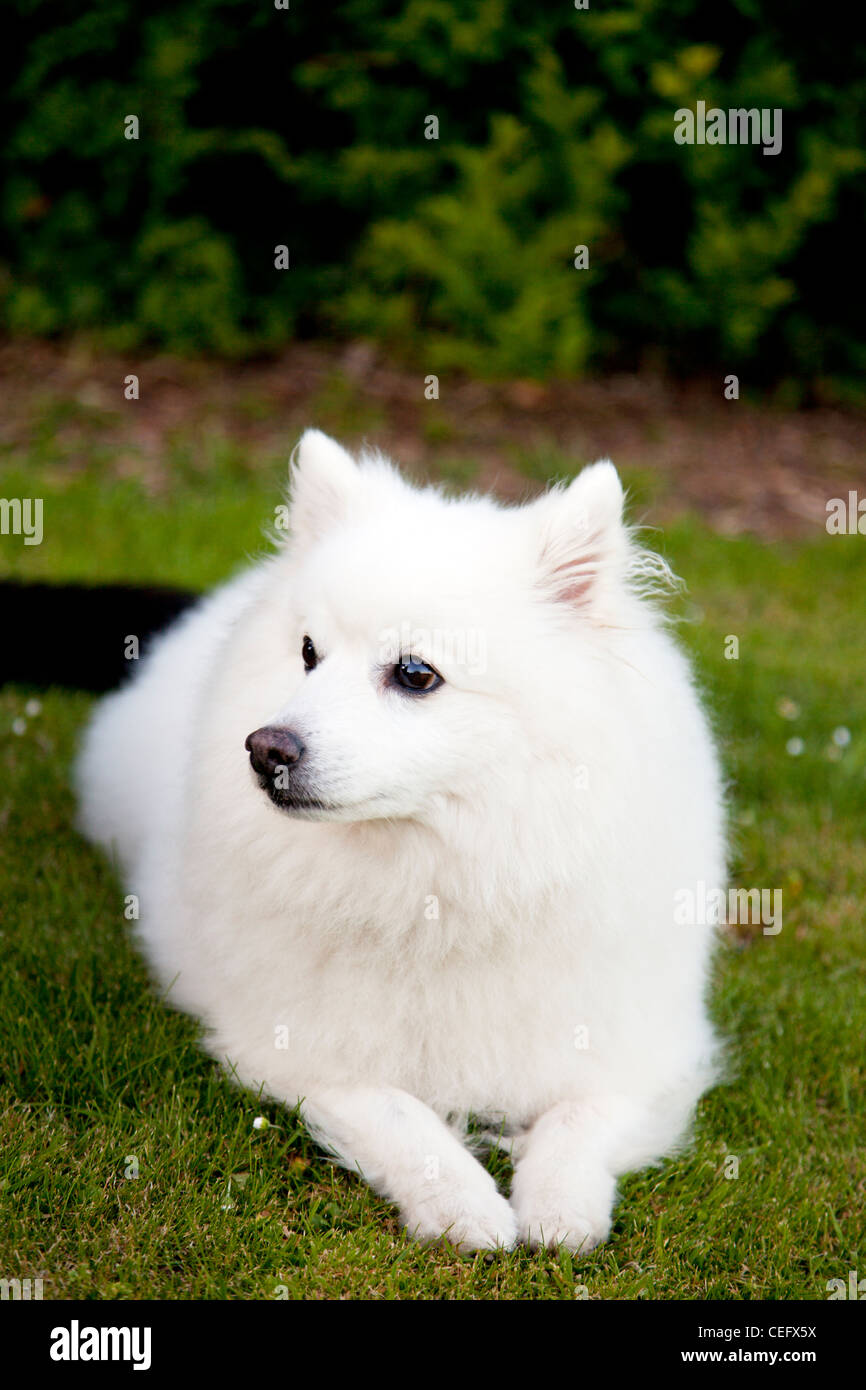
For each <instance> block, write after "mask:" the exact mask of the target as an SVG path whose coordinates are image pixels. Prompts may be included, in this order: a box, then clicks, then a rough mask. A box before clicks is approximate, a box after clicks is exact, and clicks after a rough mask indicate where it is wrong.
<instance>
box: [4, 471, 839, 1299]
mask: <svg viewBox="0 0 866 1390" xmlns="http://www.w3.org/2000/svg"><path fill="white" fill-rule="evenodd" d="M37 452H38V451H37ZM548 466H549V467H553V468H554V471H555V460H554V461H552V462H549V464H548V463H545V469H547V468H548ZM280 481H281V480H280V479H279V478H278V477H277V475H276V472H274V474H273V475H272V476H271V477H262V476H261V475H259V474H253V473H251V472H247V471H245V470H244V469H243V467H241V466H239V465H238V461H237V460H236V459H235V458H233V457H231V456H230V451H229V452H227V454H226V456H225V457H216V458H214V460H213V461H212V467H211V468H210V469H209V471H208V472H207V474H203V473H202V472H201V471H198V472H197V471H196V470H195V469H194V468H182V467H179V468H178V470H177V483H176V485H175V486H174V487H172V488H171V489H170V490H169V492H168V493H164V494H162V495H160V496H159V497H157V498H153V497H149V496H148V495H147V494H146V492H145V491H143V490H142V488H141V487H140V486H138V485H137V484H135V483H133V482H111V483H110V484H109V483H108V482H106V479H105V476H104V470H102V469H101V467H100V466H99V461H97V462H96V463H95V464H94V465H93V466H92V467H91V468H85V469H82V470H79V471H77V472H70V471H69V470H65V471H64V470H62V469H58V468H57V467H56V466H55V465H53V464H52V461H51V459H50V457H43V456H42V455H41V454H38V456H37V457H35V458H34V457H31V458H29V459H23V460H22V459H20V458H19V459H18V461H17V462H16V463H14V464H13V463H10V465H9V466H8V468H7V469H6V471H5V473H0V495H2V496H15V495H29V496H33V495H41V496H43V497H44V499H45V541H44V543H43V545H42V546H41V547H32V548H31V547H28V548H24V547H23V546H22V545H21V542H20V540H18V539H17V538H14V537H3V538H2V542H0V544H2V552H0V554H2V562H3V567H4V569H5V571H6V572H7V573H16V574H21V575H30V576H32V577H34V578H35V577H45V576H48V577H53V578H62V577H68V578H103V579H106V578H138V579H158V580H162V581H165V582H174V583H186V584H195V585H202V586H204V585H207V584H210V583H212V582H213V581H215V580H217V579H219V578H222V577H223V576H224V575H225V574H226V573H227V572H230V571H231V570H232V569H233V568H234V567H235V566H236V565H237V564H238V563H240V562H242V560H243V558H244V556H245V555H246V554H254V553H256V552H257V551H258V550H259V549H260V548H261V546H262V540H261V527H262V525H263V524H264V523H267V522H268V521H270V520H271V519H272V516H273V512H272V508H273V505H274V504H275V502H277V501H278V500H279V497H278V496H277V495H276V493H277V491H278V488H279V486H280ZM660 539H663V544H664V548H665V550H666V553H667V554H668V556H669V557H670V559H671V560H672V562H673V563H674V565H675V567H676V568H677V569H678V570H679V572H680V573H682V574H683V575H684V576H685V577H686V579H687V581H688V586H689V592H688V595H687V597H686V598H685V600H683V602H682V610H683V613H684V615H685V617H686V621H684V623H683V625H682V628H681V632H682V637H683V640H684V641H685V642H686V643H687V645H688V646H689V647H690V649H691V650H692V652H693V654H694V656H695V658H696V661H697V665H698V669H699V671H700V675H701V679H702V682H703V684H704V687H705V688H706V690H707V693H708V697H709V699H710V702H711V705H712V707H713V708H714V710H715V711H716V722H717V725H718V728H719V733H720V736H721V738H722V740H723V746H724V750H725V759H726V767H727V770H728V774H729V777H730V788H731V802H732V818H733V829H734V870H735V874H736V877H737V881H738V882H740V883H742V884H743V885H745V886H752V885H758V886H765V887H781V888H782V889H783V891H784V928H783V931H782V932H781V934H780V935H779V936H776V937H764V936H762V935H749V936H747V937H745V938H744V939H742V940H732V941H730V942H729V943H728V945H727V946H725V947H724V948H723V949H722V951H721V952H720V954H719V959H718V965H717V971H716V975H717V980H716V987H715V991H714V1012H715V1014H716V1016H717V1018H718V1021H719V1024H720V1026H721V1027H722V1029H723V1030H724V1031H725V1033H726V1034H727V1035H728V1036H729V1037H730V1039H731V1057H732V1063H733V1070H732V1076H731V1080H730V1081H729V1083H728V1084H727V1085H725V1086H722V1087H719V1088H718V1089H716V1090H715V1091H714V1092H713V1093H712V1094H710V1095H709V1096H708V1097H706V1098H705V1099H704V1101H703V1102H702V1104H701V1107H700V1112H699V1116H698V1121H697V1126H696V1137H695V1142H694V1145H693V1147H692V1148H691V1149H690V1150H689V1151H688V1152H687V1153H685V1154H684V1155H683V1156H681V1157H679V1158H677V1159H676V1160H673V1161H670V1162H668V1163H666V1164H665V1165H663V1166H662V1167H660V1168H658V1169H654V1170H650V1171H647V1172H644V1173H642V1174H638V1175H636V1176H632V1177H629V1178H628V1179H627V1180H626V1181H625V1182H624V1183H623V1185H622V1193H623V1195H622V1201H621V1203H620V1205H619V1208H618V1211H617V1215H616V1223H615V1227H614V1231H613V1235H612V1238H611V1239H610V1241H609V1242H608V1243H607V1244H606V1245H605V1246H603V1247H601V1248H600V1249H599V1250H597V1251H595V1252H594V1253H593V1254H592V1255H590V1256H589V1257H588V1258H586V1259H584V1260H582V1261H580V1262H574V1263H573V1262H572V1260H571V1258H570V1257H569V1256H568V1255H567V1254H565V1253H562V1254H559V1255H557V1254H552V1253H542V1254H535V1255H533V1254H529V1253H528V1252H526V1251H518V1252H515V1253H511V1254H498V1255H496V1256H486V1257H485V1256H482V1255H479V1256H476V1257H474V1258H460V1257H457V1256H456V1255H454V1254H453V1253H451V1252H450V1251H446V1250H443V1249H439V1248H437V1249H422V1248H419V1247H418V1246H416V1245H414V1244H412V1243H411V1242H409V1241H407V1240H406V1239H405V1238H404V1237H403V1236H402V1234H401V1232H400V1230H399V1226H398V1223H397V1221H396V1219H395V1215H394V1212H393V1210H392V1209H391V1208H390V1207H389V1206H388V1205H387V1204H385V1203H383V1202H381V1201H380V1200H379V1199H377V1198H376V1197H375V1196H374V1195H373V1194H372V1193H371V1192H370V1191H369V1190H368V1189H367V1188H366V1187H365V1186H364V1185H363V1184H362V1183H361V1182H360V1181H359V1180H357V1179H356V1178H354V1177H352V1176H351V1175H348V1174H346V1173H344V1172H341V1171H339V1170H335V1169H333V1168H332V1167H331V1165H330V1164H329V1163H328V1162H327V1161H326V1160H325V1159H324V1158H323V1157H322V1155H321V1154H320V1153H319V1152H318V1151H317V1150H316V1148H315V1146H314V1145H313V1144H312V1143H311V1142H310V1141H309V1140H308V1139H307V1138H306V1137H305V1135H304V1133H303V1131H302V1130H301V1128H300V1127H299V1126H298V1124H297V1123H296V1121H295V1119H294V1118H293V1117H292V1116H291V1115H289V1114H287V1113H285V1112H282V1111H280V1110H278V1109H277V1108H276V1107H274V1106H272V1105H270V1104H263V1103H262V1102H261V1101H260V1100H258V1099H257V1098H256V1097H255V1096H254V1095H251V1094H249V1093H246V1092H243V1091H239V1090H237V1089H236V1088H234V1087H233V1086H232V1085H230V1084H229V1082H228V1081H227V1080H226V1079H225V1078H224V1077H223V1076H221V1075H220V1073H219V1072H218V1070H217V1068H216V1067H215V1066H214V1065H213V1064H212V1063H211V1062H210V1061H209V1060H207V1059H206V1058H205V1057H204V1056H203V1055H202V1054H201V1053H200V1052H199V1050H198V1049H197V1047H196V1026H195V1024H194V1023H193V1022H191V1021H190V1020H188V1019H185V1018H182V1017H180V1016H178V1015H175V1014H172V1013H170V1012H169V1011H168V1010H167V1009H166V1008H164V1007H163V1005H162V1004H161V1003H160V1001H159V999H158V998H157V997H156V996H155V995H154V993H152V991H151V989H150V987H149V985H148V981H147V977H146V973H145V970H144V968H143V966H142V965H141V963H140V961H139V959H138V957H137V956H136V954H135V953H134V951H133V950H132V948H131V946H130V944H129V941H128V937H127V933H126V930H125V923H124V918H123V897H122V892H121V888H120V885H119V883H118V882H117V880H116V879H115V877H114V875H113V874H112V872H111V870H110V868H109V866H108V865H106V864H105V863H104V862H103V861H102V860H101V858H100V857H99V856H98V855H97V854H96V853H95V852H94V851H93V850H91V849H90V848H89V847H88V846H87V845H86V844H84V843H83V842H82V841H81V840H80V839H79V838H78V836H77V835H76V833H75V831H74V829H73V803H72V798H71V794H70V791H69V787H68V769H69V764H70V760H71V758H72V755H73V751H74V748H75V744H76V739H77V737H78V734H79V731H80V729H81V726H82V723H83V721H84V720H85V718H86V716H87V712H88V707H89V701H88V699H87V698H86V697H84V696H82V695H74V694H64V693H61V692H59V691H52V692H48V693H47V694H44V695H40V699H41V702H42V707H41V711H40V712H39V713H37V714H34V715H32V716H29V717H28V716H26V715H25V714H24V707H25V702H26V701H27V700H28V698H30V697H31V696H32V695H33V693H34V692H31V691H28V690H25V689H19V688H7V689H5V690H4V691H3V692H2V693H0V768H2V779H0V786H2V791H0V827H2V834H3V844H4V851H5V852H4V856H3V863H2V869H0V897H2V903H3V920H2V944H3V947H4V948H5V950H4V957H5V960H4V968H3V971H2V974H0V1030H2V1039H3V1045H2V1061H0V1066H2V1071H3V1073H4V1084H3V1090H2V1132H0V1153H2V1167H0V1174H2V1176H0V1210H2V1218H0V1277H20V1278H25V1277H28V1276H29V1277H31V1278H35V1277H42V1278H43V1280H44V1284H45V1296H46V1297H50V1298H57V1297H83V1298H111V1297H117V1298H171V1299H178V1298H183V1299H185V1298H233V1299H248V1298H251V1299H257V1298H272V1297H274V1296H275V1292H274V1291H275V1290H276V1289H278V1288H280V1287H282V1288H284V1289H286V1290H287V1293H288V1297H289V1298H310V1297H318V1298H347V1297H348V1298H364V1297H374V1298H519V1299H526V1298H553V1299H573V1298H574V1297H575V1296H576V1295H577V1296H580V1294H581V1291H582V1289H585V1290H586V1292H587V1293H588V1296H589V1297H590V1298H625V1299H632V1298H639V1297H648V1298H669V1299H705V1298H734V1299H759V1298H773V1299H792V1298H807V1299H822V1298H825V1297H826V1291H825V1285H826V1282H827V1280H828V1279H831V1278H837V1277H842V1278H847V1272H848V1270H849V1269H859V1272H860V1277H863V1276H864V1275H866V1241H864V1237H863V1211H864V1207H866V1162H864V1153H866V1127H864V1120H863V1095H864V1091H866V1062H864V1046H863V1039H864V1037H866V951H864V925H863V923H864V901H866V852H864V848H863V843H862V825H863V813H864V802H866V722H864V718H863V713H864V709H863V704H864V691H866V670H864V664H866V663H864V645H866V644H864V640H863V633H864V631H866V588H864V585H863V583H862V573H863V558H862V544H863V542H862V540H858V538H856V537H851V538H834V539H830V538H827V537H822V538H820V539H818V540H816V541H815V542H814V543H809V544H806V543H800V544H797V545H794V544H791V543H785V544H784V545H779V546H776V547H770V546H767V545H762V544H760V543H758V542H756V541H753V540H748V539H739V540H730V539H724V538H720V537H719V536H717V535H714V534H713V533H712V532H710V531H709V530H708V529H706V527H705V526H703V525H702V524H701V523H700V522H699V521H698V520H695V519H690V518H686V519H683V520H682V521H681V522H679V523H678V524H677V525H676V526H674V527H673V528H672V529H671V530H670V531H669V532H668V533H667V534H666V535H665V536H664V538H660ZM6 621H7V622H14V614H12V615H8V616H7V618H6ZM729 635H735V636H736V637H737V638H738V639H739V659H738V660H726V659H725V655H724V650H725V639H726V637H728V636H729ZM780 702H782V703H781V705H780ZM785 702H788V703H785ZM792 705H793V706H796V708H797V710H798V711H799V712H798V713H797V715H796V718H793V719H791V718H785V717H783V714H782V713H780V708H781V709H782V710H787V712H788V714H790V713H792ZM21 717H24V718H25V719H26V726H25V728H24V731H23V732H21V733H15V732H13V729H12V725H13V720H16V719H19V718H21ZM840 726H844V727H845V728H847V729H848V730H850V733H851V741H850V743H849V744H848V745H847V746H846V747H845V748H844V749H841V750H839V751H838V753H834V754H833V755H832V756H828V749H832V748H835V747H836V745H834V744H833V742H832V734H833V731H834V730H835V729H837V728H839V727H840ZM792 737H797V738H801V739H802V740H803V752H802V753H801V755H800V756H792V755H791V754H790V753H789V752H787V751H786V745H787V743H788V741H789V740H790V739H791V738H792ZM647 1045H648V1046H651V1039H648V1040H647ZM258 1114H264V1115H266V1116H267V1117H268V1118H269V1119H270V1120H271V1122H272V1125H273V1127H272V1128H270V1129H266V1130H259V1131H254V1130H253V1128H252V1121H253V1118H254V1117H255V1116H256V1115H258ZM131 1156H135V1157H136V1159H137V1164H138V1176H137V1177H128V1176H126V1172H127V1171H132V1170H131V1168H130V1167H129V1161H130V1158H131ZM731 1156H735V1157H736V1158H738V1160H739V1176H738V1177H736V1178H728V1177H726V1175H725V1173H726V1160H727V1159H728V1158H730V1157H731ZM495 1169H496V1171H497V1173H498V1175H500V1176H501V1177H502V1178H503V1180H506V1179H507V1169H506V1166H505V1164H504V1161H503V1160H501V1159H499V1160H497V1161H496V1165H495Z"/></svg>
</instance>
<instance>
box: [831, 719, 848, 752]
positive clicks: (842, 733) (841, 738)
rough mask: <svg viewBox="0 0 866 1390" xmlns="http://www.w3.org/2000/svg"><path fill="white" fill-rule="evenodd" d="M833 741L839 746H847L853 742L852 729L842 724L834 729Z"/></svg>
mask: <svg viewBox="0 0 866 1390" xmlns="http://www.w3.org/2000/svg"><path fill="white" fill-rule="evenodd" d="M833 742H834V743H835V745H836V747H837V748H847V747H848V744H849V743H850V742H851V730H850V729H846V728H845V725H844V724H840V725H839V727H838V729H834V730H833Z"/></svg>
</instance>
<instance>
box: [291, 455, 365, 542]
mask: <svg viewBox="0 0 866 1390" xmlns="http://www.w3.org/2000/svg"><path fill="white" fill-rule="evenodd" d="M361 489H362V479H361V470H360V469H359V467H358V465H357V463H356V462H355V460H354V459H353V458H352V455H351V454H350V453H348V452H347V451H346V450H345V449H344V448H343V447H342V445H340V444H338V443H337V441H336V440H335V439H331V438H329V436H328V435H327V434H323V433H322V431H321V430H305V431H304V433H303V434H302V435H301V438H300V441H299V443H298V445H297V447H296V448H295V451H294V453H293V454H292V461H291V465H290V468H289V525H290V528H291V533H292V536H293V537H294V538H295V539H296V540H300V541H301V542H302V543H305V544H306V543H308V542H310V541H315V540H319V538H320V537H321V536H323V535H324V534H325V533H326V531H329V530H330V528H331V527H332V526H333V525H334V524H335V522H338V521H341V520H343V519H344V518H345V517H346V516H348V514H349V512H350V510H351V509H352V506H353V502H354V501H355V499H356V497H358V496H359V495H360V492H361Z"/></svg>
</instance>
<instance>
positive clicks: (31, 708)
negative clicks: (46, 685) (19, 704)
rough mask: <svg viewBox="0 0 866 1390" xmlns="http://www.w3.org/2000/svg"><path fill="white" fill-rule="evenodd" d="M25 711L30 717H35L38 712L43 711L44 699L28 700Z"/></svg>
mask: <svg viewBox="0 0 866 1390" xmlns="http://www.w3.org/2000/svg"><path fill="white" fill-rule="evenodd" d="M24 713H25V714H26V715H27V718H28V719H35V718H36V716H37V714H41V713H42V701H41V700H28V701H27V704H26V705H25V706H24Z"/></svg>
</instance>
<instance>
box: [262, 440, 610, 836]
mask: <svg viewBox="0 0 866 1390" xmlns="http://www.w3.org/2000/svg"><path fill="white" fill-rule="evenodd" d="M622 501H623V496H622V488H621V485H620V481H619V478H618V476H617V473H616V470H615V469H614V467H613V465H612V464H611V463H609V462H602V463H596V464H594V465H592V466H591V467H589V468H585V469H584V470H583V472H582V473H580V475H579V476H578V477H577V478H575V480H574V481H573V482H572V483H571V484H570V486H568V487H563V488H558V489H554V490H553V491H551V492H548V493H547V494H545V495H544V496H542V497H540V498H538V499H536V500H534V501H532V502H530V503H529V504H528V505H526V506H523V507H503V506H500V505H498V504H496V503H494V502H493V501H492V500H491V499H489V498H486V497H477V496H470V497H465V498H461V499H451V498H448V497H446V496H444V495H443V494H442V492H441V491H439V490H437V489H435V488H416V487H413V486H411V485H410V484H409V483H408V482H407V481H406V480H405V479H404V478H402V477H401V475H400V474H399V473H398V472H397V471H396V470H395V469H394V468H393V467H392V465H391V464H390V463H388V462H387V461H386V460H385V459H383V458H381V457H380V456H378V455H373V454H366V455H363V456H362V457H361V458H360V459H359V460H358V461H356V460H355V459H354V458H352V457H351V455H349V454H348V453H347V452H346V451H345V450H344V449H342V448H341V447H340V446H339V445H338V444H336V443H335V442H334V441H333V440H331V439H329V438H327V437H326V436H325V435H323V434H321V433H319V432H318V431H315V430H310V431H307V433H306V434H305V435H304V436H303V438H302V439H301V442H300V444H299V445H298V448H297V450H296V454H295V457H294V459H293V464H292V477H291V489H290V511H289V538H288V540H287V542H286V543H285V545H284V546H283V547H282V549H281V553H280V554H279V556H278V557H277V559H276V561H275V562H274V569H273V575H272V582H269V587H268V593H267V596H266V600H265V602H264V604H263V606H262V609H261V611H260V613H259V615H258V617H256V616H254V617H253V618H252V621H254V622H256V623H257V624H258V626H257V642H258V643H259V645H260V646H261V644H263V643H264V644H265V647H264V649H263V650H262V653H261V656H262V660H261V661H260V662H256V665H257V666H258V668H259V670H260V671H262V672H265V671H266V675H265V676H264V679H263V685H264V686H265V687H266V688H264V689H262V690H261V714H262V718H261V724H260V726H259V727H258V728H256V729H255V730H254V731H253V732H251V733H250V735H249V736H248V738H247V740H246V746H247V749H248V752H249V756H250V763H251V765H252V768H253V772H254V774H255V776H256V778H257V779H258V780H259V782H260V784H261V787H262V789H263V790H264V791H265V792H266V793H267V794H268V795H269V796H270V798H271V800H272V801H273V803H274V804H275V805H276V806H277V807H279V808H280V809H282V810H285V811H287V812H289V813H291V814H293V815H295V816H299V817H303V818H306V819H315V820H323V819H329V820H343V821H358V820H370V819H373V818H381V817H399V818H419V819H425V818H427V817H429V816H430V815H431V814H432V813H433V812H434V810H435V807H436V806H437V805H441V804H442V803H443V801H445V802H448V803H449V804H450V805H451V807H452V809H453V807H454V805H455V804H457V803H459V802H461V801H473V800H474V801H476V802H477V801H478V800H483V799H484V798H488V799H489V798H491V797H492V798H498V797H502V798H505V799H507V800H508V801H513V800H514V799H515V797H518V798H519V795H520V789H521V787H522V786H524V785H525V784H526V779H527V778H531V777H532V776H533V773H534V772H537V771H538V770H539V768H540V766H541V765H542V763H544V762H545V760H547V762H548V763H549V762H550V760H551V759H552V760H555V759H556V758H557V757H558V756H560V755H561V754H562V749H563V742H564V741H565V742H566V743H568V740H569V739H570V741H571V743H570V746H571V745H573V742H574V734H575V730H576V728H578V727H579V721H580V720H581V718H583V717H593V716H592V715H591V712H592V711H595V710H596V709H597V707H598V703H599V700H601V701H602V702H603V699H604V690H603V688H602V689H601V690H599V666H598V657H599V652H600V650H601V649H603V648H604V646H605V644H606V643H609V642H610V640H611V637H612V634H613V633H615V631H616V629H617V626H621V625H622V622H623V620H624V615H625V621H628V617H629V614H631V612H632V608H633V607H634V599H633V598H632V597H631V595H630V591H629V586H628V582H627V581H628V574H627V571H628V568H629V560H630V556H631V555H632V554H633V551H632V547H631V546H630V543H629V538H628V534H627V532H626V529H625V527H624V526H623V522H622ZM586 732H587V736H588V737H589V736H591V731H590V730H587V731H586Z"/></svg>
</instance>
